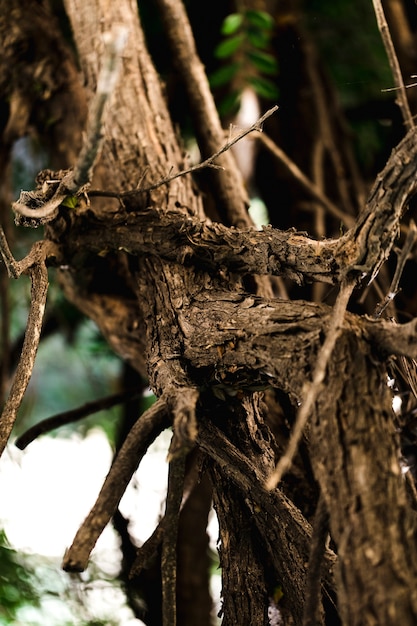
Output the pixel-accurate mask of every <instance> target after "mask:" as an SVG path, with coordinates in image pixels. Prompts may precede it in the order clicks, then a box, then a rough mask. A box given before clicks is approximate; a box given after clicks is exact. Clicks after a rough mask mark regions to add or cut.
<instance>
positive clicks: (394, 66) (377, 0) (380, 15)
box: [372, 0, 414, 130]
mask: <svg viewBox="0 0 417 626" xmlns="http://www.w3.org/2000/svg"><path fill="white" fill-rule="evenodd" d="M372 3H373V5H374V11H375V16H376V21H377V24H378V28H379V32H380V33H381V38H382V41H383V43H384V47H385V50H386V53H387V56H388V61H389V64H390V66H391V71H392V74H393V76H394V82H395V84H396V85H397V89H398V98H397V104H398V106H399V107H400V109H401V113H402V116H403V120H404V124H405V126H406V128H407V130H410V129H412V128H413V127H414V120H413V116H412V115H411V111H410V106H409V104H408V98H407V92H406V90H405V86H404V81H403V76H402V73H401V68H400V64H399V62H398V58H397V55H396V52H395V48H394V44H393V42H392V39H391V33H390V32H389V28H388V24H387V20H386V17H385V13H384V9H383V8H382V2H381V0H372Z"/></svg>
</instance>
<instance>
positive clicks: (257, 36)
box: [246, 28, 271, 50]
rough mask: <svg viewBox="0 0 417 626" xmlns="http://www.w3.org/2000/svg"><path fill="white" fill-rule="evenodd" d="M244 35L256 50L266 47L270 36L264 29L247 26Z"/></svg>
mask: <svg viewBox="0 0 417 626" xmlns="http://www.w3.org/2000/svg"><path fill="white" fill-rule="evenodd" d="M246 35H247V37H248V40H249V42H250V43H251V45H252V46H253V47H254V48H256V49H257V50H259V49H261V50H262V49H265V48H267V47H268V46H269V44H270V42H271V36H270V34H269V33H268V32H266V31H262V30H258V29H254V28H248V30H247V31H246Z"/></svg>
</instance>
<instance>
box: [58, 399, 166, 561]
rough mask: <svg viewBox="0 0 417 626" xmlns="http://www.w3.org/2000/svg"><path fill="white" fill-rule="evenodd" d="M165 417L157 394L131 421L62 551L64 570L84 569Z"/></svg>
mask: <svg viewBox="0 0 417 626" xmlns="http://www.w3.org/2000/svg"><path fill="white" fill-rule="evenodd" d="M167 417H168V412H167V408H166V403H165V399H163V398H159V400H157V401H156V402H155V403H154V404H153V405H152V406H151V407H150V408H149V409H148V410H147V411H145V413H144V414H143V415H141V417H140V418H139V419H138V420H137V422H136V423H135V424H134V426H133V427H132V429H131V431H130V432H129V434H128V436H127V437H126V439H125V442H124V444H123V445H122V447H121V448H120V450H119V453H118V454H117V456H116V458H115V459H114V462H113V465H112V466H111V468H110V471H109V473H108V474H107V476H106V479H105V481H104V484H103V486H102V488H101V491H100V493H99V496H98V498H97V500H96V503H95V504H94V506H93V508H92V509H91V511H90V513H89V514H88V516H87V518H86V519H85V520H84V522H83V523H82V525H81V526H80V528H79V530H78V532H77V534H76V535H75V538H74V541H73V542H72V545H71V547H70V548H69V549H68V550H67V551H66V553H65V556H64V560H63V564H62V567H63V569H64V570H66V571H68V572H82V571H84V570H85V568H86V567H87V563H88V558H89V556H90V553H91V550H92V549H93V548H94V546H95V544H96V542H97V539H98V538H99V536H100V535H101V533H102V532H103V530H104V528H105V526H106V525H107V524H108V522H109V521H110V519H111V517H112V515H113V514H114V512H115V511H116V508H117V506H118V504H119V502H120V500H121V497H122V496H123V494H124V492H125V490H126V487H127V485H128V484H129V481H130V479H131V477H132V475H133V473H134V472H135V470H136V468H137V467H138V465H139V463H140V461H141V460H142V458H143V456H144V455H145V453H146V451H147V449H148V447H149V446H150V444H151V443H152V442H153V441H154V439H155V438H156V437H157V436H158V435H159V433H160V432H162V430H163V429H164V428H165V427H166V426H168V419H167Z"/></svg>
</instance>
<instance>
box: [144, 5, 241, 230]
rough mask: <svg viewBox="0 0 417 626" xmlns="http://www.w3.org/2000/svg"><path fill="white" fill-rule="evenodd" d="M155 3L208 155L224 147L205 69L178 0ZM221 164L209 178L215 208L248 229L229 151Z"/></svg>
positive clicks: (238, 175)
mask: <svg viewBox="0 0 417 626" xmlns="http://www.w3.org/2000/svg"><path fill="white" fill-rule="evenodd" d="M156 4H157V6H158V9H159V15H160V17H161V20H162V23H163V26H164V31H165V35H166V39H167V41H168V44H169V46H170V48H171V51H172V57H173V62H174V64H175V66H176V68H177V71H178V74H179V75H180V77H181V79H182V81H183V84H184V87H185V91H186V94H187V98H188V100H189V103H190V110H191V111H192V115H193V122H194V128H195V133H196V136H197V141H198V144H199V147H200V151H201V153H202V154H203V155H204V156H207V155H209V154H212V153H215V152H217V151H218V150H219V148H220V146H221V145H222V144H223V141H224V137H223V129H222V126H221V122H220V118H219V114H218V111H217V109H216V105H215V102H214V98H213V94H212V92H211V90H210V85H209V81H208V78H207V74H206V68H205V67H204V65H203V64H202V62H201V60H200V58H199V56H198V52H197V49H196V45H195V40H194V36H193V32H192V28H191V24H190V22H189V19H188V15H187V11H186V8H185V6H184V3H183V2H182V1H181V0H156ZM221 165H222V166H223V169H219V170H217V171H215V172H213V176H212V183H213V184H212V186H213V188H214V194H215V198H216V206H217V208H218V210H220V213H221V214H222V216H223V217H224V218H225V219H226V220H227V221H228V222H229V223H230V224H231V225H233V226H238V227H245V226H250V225H252V220H251V218H250V216H249V214H248V211H247V208H248V205H249V198H248V194H247V191H246V188H245V184H244V180H243V177H242V174H241V172H240V171H239V168H238V167H237V164H236V161H235V159H234V156H233V154H232V153H231V152H227V153H225V154H224V155H222V162H221Z"/></svg>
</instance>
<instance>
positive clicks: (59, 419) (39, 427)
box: [15, 391, 140, 450]
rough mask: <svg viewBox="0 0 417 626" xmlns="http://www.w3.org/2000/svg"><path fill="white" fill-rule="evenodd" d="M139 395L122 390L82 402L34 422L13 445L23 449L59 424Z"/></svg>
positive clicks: (61, 424)
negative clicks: (74, 407) (121, 391)
mask: <svg viewBox="0 0 417 626" xmlns="http://www.w3.org/2000/svg"><path fill="white" fill-rule="evenodd" d="M139 396H140V393H137V392H133V391H124V392H123V393H115V394H113V395H111V396H107V397H105V398H100V399H99V400H94V401H93V402H86V404H83V406H80V407H77V408H76V409H71V410H70V411H64V412H62V413H58V414H57V415H53V416H52V417H48V418H47V419H45V420H43V421H42V422H39V423H38V424H35V425H34V426H32V427H31V428H29V429H28V430H27V431H26V432H25V433H23V435H21V436H20V437H19V438H18V439H17V440H16V441H15V445H16V446H17V447H18V448H19V449H20V450H24V449H25V448H26V447H27V446H28V445H29V444H30V443H32V441H34V440H35V439H36V438H37V437H39V436H40V435H44V434H45V433H49V432H50V431H51V430H54V429H55V428H60V427H61V426H65V425H66V424H72V423H74V422H78V421H79V420H81V419H83V418H84V417H87V416H88V415H93V414H94V413H98V411H103V410H105V409H110V408H111V407H113V406H115V405H116V404H121V403H122V402H126V401H127V400H131V399H134V398H137V397H139Z"/></svg>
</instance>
